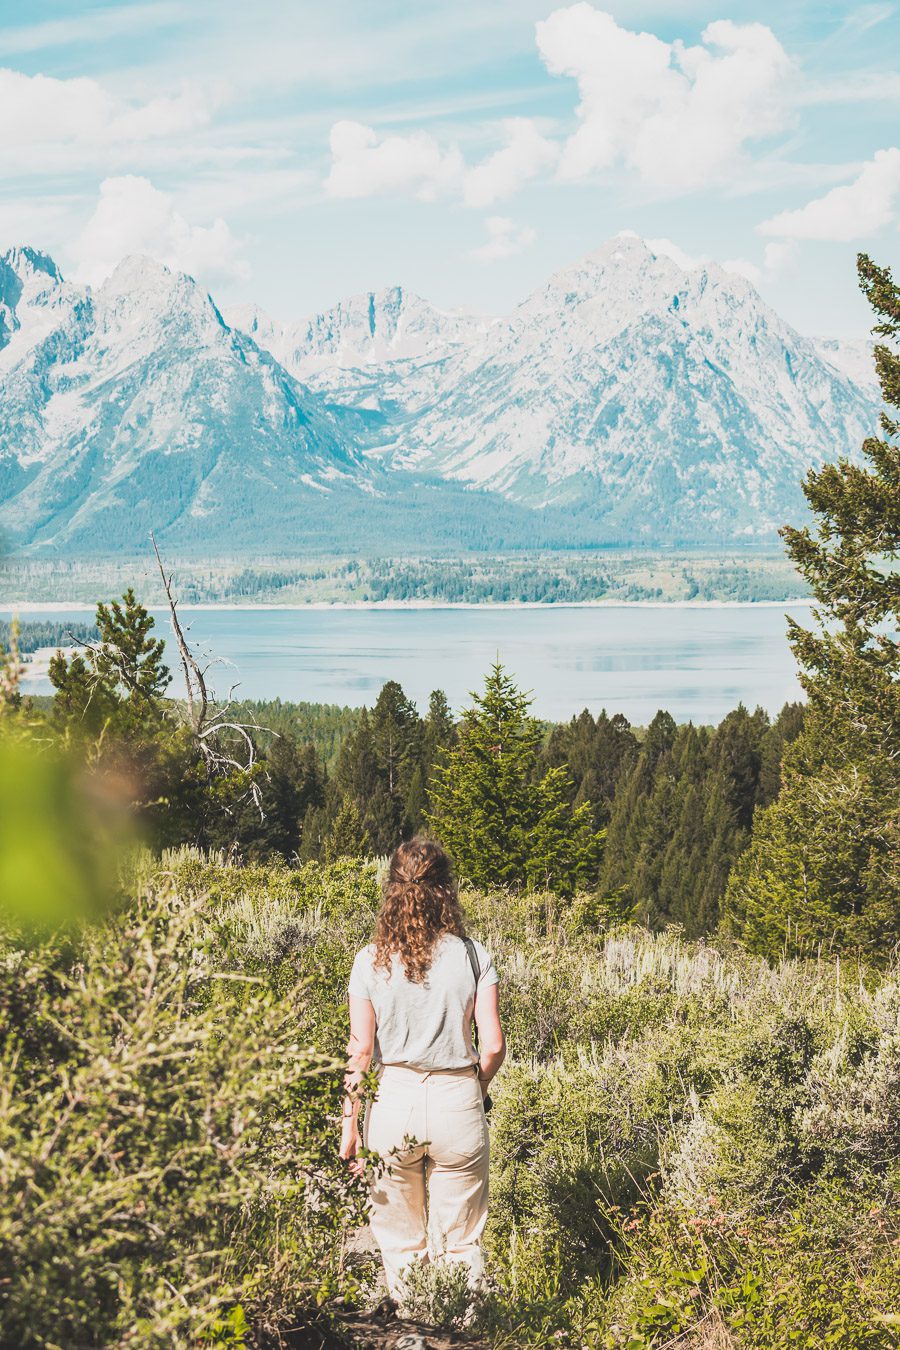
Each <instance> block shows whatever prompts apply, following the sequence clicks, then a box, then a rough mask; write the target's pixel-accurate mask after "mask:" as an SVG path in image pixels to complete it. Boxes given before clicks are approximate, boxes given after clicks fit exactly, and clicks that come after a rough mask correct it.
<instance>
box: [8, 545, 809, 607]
mask: <svg viewBox="0 0 900 1350" xmlns="http://www.w3.org/2000/svg"><path fill="white" fill-rule="evenodd" d="M174 570H175V575H176V584H177V591H178V595H179V597H180V599H181V602H182V603H183V604H186V605H191V604H216V603H229V602H230V603H242V602H243V603H250V604H287V605H304V604H329V603H345V604H347V603H349V604H353V603H363V604H367V603H368V604H372V603H378V602H391V601H394V602H399V603H403V602H409V601H422V602H430V603H433V604H510V603H525V604H575V603H579V602H588V601H596V600H606V601H610V602H626V603H627V602H634V601H654V600H666V601H669V600H673V601H690V600H699V601H753V600H756V601H759V600H770V601H774V600H785V599H789V598H793V597H796V596H798V595H802V594H805V593H806V588H805V586H804V584H803V583H802V582H801V580H800V578H799V576H798V574H797V572H796V570H795V569H794V568H793V567H792V565H791V564H790V562H789V561H788V560H787V559H785V558H783V557H773V556H771V555H766V554H760V553H754V552H751V551H746V552H739V551H735V552H733V553H730V554H728V555H725V554H721V553H720V554H707V555H705V556H700V555H697V554H678V553H668V552H657V553H652V552H631V553H623V552H615V551H613V550H609V549H584V550H577V551H576V550H573V551H569V552H542V553H537V552H530V553H517V554H509V553H507V554H484V553H480V554H474V553H471V554H467V555H465V556H461V555H457V556H446V557H442V556H431V557H413V558H410V557H406V558H403V557H401V558H397V557H393V558H390V557H388V558H377V557H376V558H366V557H356V558H346V557H345V558H335V557H332V558H321V559H315V558H309V557H306V558H302V559H301V558H295V559H283V560H279V559H274V558H273V559H268V560H260V561H254V562H253V564H248V563H246V562H245V561H243V560H242V559H240V558H233V559H227V558H223V559H218V560H211V561H208V562H204V563H199V562H196V561H193V562H192V561H189V560H184V559H182V560H179V561H177V562H176V563H175V568H174ZM5 571H6V583H7V589H8V590H9V592H10V593H11V594H16V595H18V596H20V597H21V598H22V599H23V600H24V599H28V600H33V601H36V600H49V601H61V600H86V601H93V600H94V597H95V596H96V594H97V593H98V591H101V592H102V591H105V590H106V589H107V588H108V587H109V584H110V578H111V576H112V575H113V573H115V575H116V576H117V577H119V578H120V579H123V580H124V579H125V578H126V577H127V578H128V579H129V580H130V581H131V582H132V583H133V584H134V585H136V586H137V587H138V588H139V589H140V592H141V594H142V596H143V597H144V600H145V603H150V604H154V605H158V604H161V603H162V604H164V603H165V596H164V595H163V594H162V589H161V585H160V583H159V579H158V577H156V576H155V575H154V574H153V573H152V571H151V570H150V569H149V567H148V566H147V564H146V562H139V561H131V562H130V563H117V564H116V565H115V567H113V565H112V564H109V563H105V564H104V563H101V562H100V561H98V560H94V561H89V560H82V561H80V562H59V563H55V564H54V566H53V567H52V568H50V567H48V566H47V565H46V564H44V563H40V562H35V561H29V562H22V563H17V564H7V566H6V569H5Z"/></svg>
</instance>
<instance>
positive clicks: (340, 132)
mask: <svg viewBox="0 0 900 1350" xmlns="http://www.w3.org/2000/svg"><path fill="white" fill-rule="evenodd" d="M329 142H330V145H331V172H330V173H329V175H328V178H327V179H326V181H325V190H326V191H327V192H328V193H329V195H330V196H332V197H373V196H376V195H378V194H379V193H382V192H411V193H412V194H413V195H414V196H416V197H419V198H420V199H421V200H422V201H435V200H436V199H437V198H438V197H441V196H445V195H446V194H447V193H448V192H450V191H452V190H454V189H456V188H457V187H458V185H459V183H460V180H461V178H462V174H463V160H462V156H461V155H460V153H459V151H458V150H456V149H455V148H453V149H450V150H442V149H441V147H440V145H439V144H438V142H437V141H436V140H435V139H434V137H433V136H429V135H428V134H427V132H424V131H415V132H412V133H411V134H410V135H408V136H385V137H382V138H381V139H379V137H378V133H377V132H376V131H375V130H374V129H373V128H372V127H368V126H365V125H364V124H363V123H362V122H349V121H344V122H335V124H334V126H333V127H332V128H331V136H330V138H329Z"/></svg>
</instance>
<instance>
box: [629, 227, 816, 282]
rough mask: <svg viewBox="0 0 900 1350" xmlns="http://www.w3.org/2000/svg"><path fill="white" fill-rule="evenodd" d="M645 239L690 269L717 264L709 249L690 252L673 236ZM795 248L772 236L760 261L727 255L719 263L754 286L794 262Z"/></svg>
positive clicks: (630, 231)
mask: <svg viewBox="0 0 900 1350" xmlns="http://www.w3.org/2000/svg"><path fill="white" fill-rule="evenodd" d="M621 233H622V234H623V235H625V236H628V235H631V237H632V238H635V239H637V238H639V237H640V236H638V235H636V234H635V233H634V231H633V230H622V231H621ZM644 243H645V244H646V245H647V247H648V248H649V249H650V251H651V252H652V253H656V254H661V255H662V256H663V257H666V258H671V259H672V261H673V262H676V263H678V266H679V267H683V268H684V269H685V271H687V272H690V271H693V269H694V268H695V267H708V266H710V265H713V266H715V259H714V258H712V257H710V255H709V254H708V253H698V254H692V253H688V252H686V250H685V249H683V248H682V247H681V245H680V244H676V243H675V242H674V241H673V240H672V239H645V240H644ZM796 252H797V245H796V244H795V243H794V241H793V240H773V241H772V242H771V243H769V244H766V247H765V251H764V253H763V257H762V260H761V261H760V262H753V261H752V260H751V259H750V258H726V259H725V260H724V261H723V262H722V263H720V264H719V266H720V267H722V269H723V270H724V271H726V272H735V273H737V275H738V276H742V277H746V279H747V280H748V281H749V282H751V283H752V284H753V285H754V286H759V285H761V284H762V283H763V282H765V281H771V280H772V279H773V278H774V277H777V276H779V275H780V274H781V273H782V272H784V271H785V270H786V269H787V268H788V267H789V266H790V264H791V263H792V262H793V260H794V257H795V256H796Z"/></svg>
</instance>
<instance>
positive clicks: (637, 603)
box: [0, 596, 815, 618]
mask: <svg viewBox="0 0 900 1350" xmlns="http://www.w3.org/2000/svg"><path fill="white" fill-rule="evenodd" d="M814 603H815V601H814V599H813V598H812V596H808V597H804V596H790V597H789V598H788V599H785V600H613V599H610V600H495V601H491V600H311V601H309V603H304V604H263V603H260V604H253V603H252V602H251V601H247V602H242V601H228V600H223V601H206V602H201V603H199V604H195V605H190V604H181V603H179V605H178V611H179V613H181V614H201V613H203V614H205V613H215V611H216V610H221V611H223V612H225V613H265V612H266V611H274V612H276V613H277V612H285V613H298V614H302V613H308V612H310V611H315V612H318V613H321V612H324V611H326V610H341V611H354V610H357V611H366V610H373V611H376V612H378V611H383V610H389V611H393V610H444V609H486V610H491V611H496V610H518V609H527V610H554V609H778V608H780V607H781V606H784V605H787V606H788V607H791V608H798V607H803V608H809V607H810V606H811V605H813V604H814ZM96 608H97V606H96V603H93V604H91V603H88V602H87V601H80V600H62V601H54V600H34V601H27V600H21V601H18V602H16V603H15V604H11V605H10V604H5V603H0V616H3V617H4V618H5V617H6V616H7V615H10V616H14V615H16V614H20V613H22V612H23V611H28V612H29V613H32V614H50V613H63V614H93V613H94V611H95V610H96ZM147 608H148V609H149V610H150V612H151V613H154V614H159V613H163V614H166V613H168V606H166V605H165V604H151V605H148V606H147Z"/></svg>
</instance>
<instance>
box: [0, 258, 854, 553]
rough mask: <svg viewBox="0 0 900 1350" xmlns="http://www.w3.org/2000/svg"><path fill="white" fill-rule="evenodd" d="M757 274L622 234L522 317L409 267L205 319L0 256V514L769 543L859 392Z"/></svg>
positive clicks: (848, 446) (314, 534)
mask: <svg viewBox="0 0 900 1350" xmlns="http://www.w3.org/2000/svg"><path fill="white" fill-rule="evenodd" d="M865 370H866V364H865V359H864V353H863V352H862V351H857V350H855V349H854V350H853V351H850V350H849V349H844V348H843V347H841V346H840V344H835V343H828V342H827V341H826V342H819V343H814V342H812V341H810V340H807V339H805V338H803V337H801V336H800V335H799V334H798V333H796V332H795V331H794V330H793V329H792V328H790V327H789V326H788V325H787V324H785V323H784V322H783V321H782V320H781V319H779V317H778V316H777V315H776V314H775V313H774V312H773V311H772V310H771V309H770V308H768V307H767V306H766V305H765V304H764V303H763V301H762V300H761V299H760V297H759V296H758V294H757V293H756V292H755V290H754V289H753V287H752V286H751V285H750V284H749V282H747V281H745V280H744V279H743V278H741V277H738V276H735V275H734V274H731V273H728V272H725V271H723V270H722V269H720V268H718V267H715V266H708V267H698V268H695V269H690V270H686V269H684V268H682V267H680V266H679V265H678V264H677V263H675V262H673V261H672V259H670V258H668V257H666V256H663V255H660V254H657V253H654V252H653V251H652V250H651V249H649V248H648V247H647V246H646V245H645V244H643V243H642V242H641V241H640V240H638V239H636V238H633V237H617V238H616V239H613V240H610V241H609V242H608V243H607V244H605V245H604V246H603V247H602V248H600V249H598V250H597V251H596V252H595V253H593V254H591V255H589V256H588V257H587V258H585V259H583V260H582V261H581V262H579V263H577V264H575V265H574V266H572V267H569V268H565V269H563V270H562V271H561V272H559V273H557V274H556V275H555V276H553V277H552V278H551V279H550V280H549V282H548V283H547V284H546V285H545V286H543V287H541V288H540V289H538V290H537V291H535V292H534V293H533V294H532V295H531V296H529V297H528V298H527V299H526V300H525V301H524V302H523V303H522V304H521V305H519V306H518V308H517V309H516V310H514V311H513V313H512V314H510V315H508V316H506V317H503V318H485V317H482V316H478V315H474V314H470V313H467V312H464V311H456V312H445V311H440V310H438V309H436V308H434V307H433V306H431V305H429V304H428V303H427V302H426V301H425V300H422V299H420V298H419V297H418V296H415V295H412V294H410V293H409V292H406V291H404V290H402V289H401V288H399V287H396V288H392V289H390V290H388V291H384V292H380V293H373V294H369V295H364V296H357V297H354V298H352V299H350V300H348V301H345V302H343V303H341V304H339V305H337V306H336V307H335V308H334V309H332V310H330V311H328V312H327V313H324V314H319V315H314V316H313V317H311V318H310V319H308V320H305V321H304V322H303V323H301V324H296V325H288V324H279V323H276V322H275V321H273V320H271V319H269V318H268V317H267V316H266V315H265V314H263V313H262V312H261V311H259V310H252V309H246V308H245V309H241V310H238V311H235V312H234V313H229V314H228V315H227V317H223V315H222V313H221V312H220V311H219V309H218V308H217V307H216V305H215V303H214V302H213V300H212V299H211V298H210V297H209V295H207V294H206V292H205V291H204V290H203V289H202V288H201V287H200V286H198V285H197V284H196V283H195V282H194V281H192V280H191V279H190V278H189V277H186V276H184V275H182V274H179V273H173V272H170V271H169V270H168V269H166V268H165V267H163V266H162V265H160V264H157V263H154V262H151V261H150V260H149V259H146V258H128V259H125V260H124V261H123V262H122V263H121V264H120V265H119V267H118V268H117V269H116V271H115V272H114V273H113V274H112V276H111V277H110V278H109V279H108V280H107V281H106V282H105V283H104V285H103V286H101V287H100V288H98V289H97V290H95V291H91V290H90V289H87V288H79V287H77V286H74V285H71V284H70V283H68V282H66V281H65V280H64V279H63V278H62V276H61V275H60V273H59V270H58V269H57V267H56V266H55V264H54V263H53V261H52V260H51V259H49V258H47V257H46V256H45V255H42V254H40V253H38V252H36V251H34V250H31V249H15V250H11V251H10V252H9V253H7V254H5V255H3V256H2V257H0V531H2V533H3V534H4V535H5V536H6V538H7V539H8V541H9V542H10V543H11V544H12V546H13V547H15V548H17V549H19V550H21V549H27V550H29V551H37V552H61V553H73V552H74V553H78V552H116V551H118V552H137V551H142V550H143V548H144V546H145V542H146V535H147V532H148V531H149V530H150V529H151V528H152V529H155V530H156V531H157V532H158V534H159V535H160V537H161V538H162V539H163V540H164V541H166V542H167V543H168V544H169V546H170V547H171V548H178V549H190V550H193V551H198V552H203V551H207V552H211V553H212V552H217V553H227V552H236V551H237V552H253V551H256V552H258V553H262V552H268V553H270V554H271V553H273V552H298V551H303V550H304V549H307V548H310V547H321V548H326V547H332V548H334V549H336V550H337V549H347V548H359V549H363V550H366V551H371V550H372V549H373V548H374V549H376V551H381V552H403V551H421V550H422V549H426V550H427V549H428V548H429V546H433V547H438V546H453V547H464V548H490V549H499V548H504V547H519V546H522V545H531V546H550V545H557V546H564V545H566V544H579V545H585V544H602V543H613V542H614V543H623V542H634V543H647V544H655V543H665V542H676V541H677V542H681V543H692V542H696V543H704V544H709V543H711V542H714V541H716V540H718V541H721V542H722V543H726V542H733V541H734V540H736V539H744V540H748V541H749V540H752V541H756V540H765V539H771V538H773V537H774V531H775V529H776V528H777V526H778V525H779V524H781V523H782V522H783V521H784V520H789V519H795V518H797V516H798V514H799V513H800V511H801V510H802V497H801V493H800V481H801V479H802V477H803V474H804V473H805V471H806V469H807V468H808V466H809V465H810V464H811V463H815V462H818V461H820V460H822V459H824V458H829V457H832V456H834V455H836V454H838V453H846V452H848V451H849V452H852V451H853V450H854V449H855V448H856V447H857V446H858V445H859V443H860V441H861V440H862V437H863V436H864V435H865V434H868V432H869V431H870V430H871V429H872V427H873V426H874V423H875V419H876V415H877V393H876V390H875V389H874V387H873V385H872V384H871V382H867V381H866V379H865V378H864V372H865Z"/></svg>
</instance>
